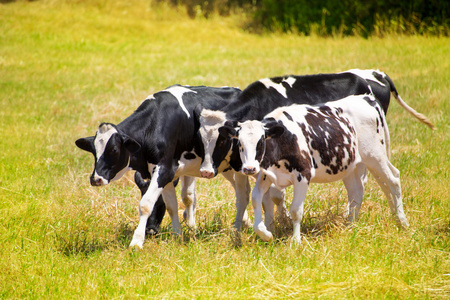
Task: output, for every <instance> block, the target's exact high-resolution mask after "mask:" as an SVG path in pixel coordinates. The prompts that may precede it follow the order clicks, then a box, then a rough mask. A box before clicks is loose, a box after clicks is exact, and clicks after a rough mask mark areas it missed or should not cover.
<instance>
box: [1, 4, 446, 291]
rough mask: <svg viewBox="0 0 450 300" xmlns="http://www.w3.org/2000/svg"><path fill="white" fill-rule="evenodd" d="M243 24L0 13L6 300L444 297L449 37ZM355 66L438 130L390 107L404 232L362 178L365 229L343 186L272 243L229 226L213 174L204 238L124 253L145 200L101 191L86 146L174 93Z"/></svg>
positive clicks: (160, 16)
mask: <svg viewBox="0 0 450 300" xmlns="http://www.w3.org/2000/svg"><path fill="white" fill-rule="evenodd" d="M238 25H239V20H238V18H236V17H230V18H219V17H213V18H212V19H211V20H204V19H197V20H192V19H189V18H188V17H186V15H185V14H184V13H183V11H182V10H179V11H178V12H177V11H176V10H173V9H169V8H168V7H165V6H160V7H155V6H151V5H150V3H149V2H146V1H132V2H122V1H119V2H117V3H113V2H112V1H101V0H95V1H94V0H91V1H77V2H71V1H66V2H64V1H36V2H21V1H19V2H16V3H10V4H0V97H1V102H0V103H1V109H0V137H1V139H0V145H1V153H0V199H1V201H0V214H1V218H0V243H1V245H2V247H1V248H0V249H1V250H0V297H1V298H36V297H46V298H47V297H52V298H62V297H80V298H91V297H104V298H137V297H141V296H142V297H147V296H155V297H159V298H163V297H165V298H169V297H172V298H194V297H195V298H197V297H198V298H240V299H242V298H263V297H277V298H294V297H295V298H318V297H323V298H407V299H409V298H419V299H423V298H443V299H444V298H448V296H449V293H450V292H449V291H450V276H449V275H448V274H449V272H450V255H449V249H450V238H449V236H450V219H449V215H450V205H449V198H450V191H449V170H450V164H449V161H448V156H449V151H450V150H449V149H450V145H449V141H450V139H449V132H450V131H449V129H450V128H449V124H450V123H449V119H448V115H449V111H450V110H449V108H448V104H447V102H448V101H447V98H448V95H449V94H450V93H449V85H448V80H449V78H450V71H449V70H450V68H449V63H450V61H449V60H448V53H449V50H450V49H449V48H450V43H449V40H448V39H445V38H434V37H433V38H429V37H415V36H411V37H407V36H388V37H386V38H384V39H378V38H372V39H366V40H365V39H360V38H357V37H346V38H329V39H323V38H318V37H314V36H312V37H299V36H296V35H292V34H283V35H281V34H271V35H261V36H258V35H252V34H249V33H247V32H245V31H243V30H241V29H240V28H239V27H238ZM350 68H379V69H380V70H382V71H385V72H386V73H387V74H389V75H390V77H391V78H392V79H393V80H394V82H395V83H396V85H397V89H398V90H399V93H400V94H401V96H402V98H403V99H404V100H405V101H406V102H408V103H409V104H410V105H411V106H412V107H414V108H416V109H417V110H418V111H420V112H422V113H424V114H425V115H427V116H428V117H429V118H430V119H431V120H432V121H433V122H434V123H435V124H436V125H437V127H438V129H437V131H434V132H432V131H430V130H429V129H428V128H427V127H425V126H424V125H422V124H420V123H418V122H417V121H416V120H414V119H412V117H410V116H409V115H408V114H407V113H406V112H405V111H403V110H402V109H401V108H400V107H399V106H398V105H397V104H396V103H394V102H392V104H391V106H390V109H389V113H388V122H389V127H390V133H391V146H392V162H393V164H394V165H395V166H396V167H397V168H398V169H399V170H400V171H401V181H402V191H403V199H404V204H405V212H406V215H407V217H408V219H409V221H410V224H411V229H410V230H408V231H400V230H398V229H397V227H396V225H395V222H394V221H393V220H392V218H391V216H390V213H389V209H388V205H387V201H386V199H385V197H384V195H383V194H382V192H381V190H380V189H379V187H378V186H377V185H376V183H375V181H374V180H373V178H371V177H369V181H368V184H367V188H366V193H365V197H364V202H363V207H362V211H361V216H360V220H359V221H358V222H357V223H356V224H354V225H352V226H347V225H346V224H345V220H344V219H343V216H342V213H343V210H344V208H345V202H346V192H345V189H344V188H343V185H342V183H334V184H328V185H313V186H311V188H310V191H309V193H308V196H307V199H306V204H305V218H304V221H303V224H302V226H303V229H302V234H303V240H302V244H301V245H300V246H299V247H296V246H294V245H291V244H290V242H289V238H288V237H289V234H290V230H291V228H289V226H286V224H285V223H283V222H282V220H281V221H280V222H279V224H278V225H279V226H278V227H277V231H276V232H275V241H274V242H272V243H263V242H262V241H261V240H260V239H259V238H258V237H256V235H255V234H254V232H253V230H252V229H251V228H250V229H246V230H244V231H243V232H242V233H240V234H239V235H237V234H236V233H234V232H233V231H232V222H233V220H234V214H235V200H234V194H233V191H232V188H231V186H230V185H229V183H227V182H226V181H225V180H224V179H223V178H221V177H219V178H217V179H214V180H210V181H208V180H203V179H200V180H198V182H197V189H196V191H197V198H198V206H197V215H196V218H197V226H198V228H197V230H196V231H192V230H190V229H188V228H186V226H185V224H183V230H184V236H183V240H182V242H181V243H180V242H179V241H178V240H177V239H174V238H173V237H172V236H171V224H170V220H169V219H168V218H167V217H166V218H165V220H164V221H163V224H162V232H161V234H160V235H159V236H157V237H154V238H149V239H147V240H146V242H145V244H144V248H143V249H142V250H129V249H128V248H127V246H128V244H129V241H130V239H131V235H132V232H133V229H134V228H135V226H136V225H137V222H138V202H139V197H140V193H139V191H138V190H137V189H136V188H135V187H134V184H133V182H132V178H133V177H132V174H129V175H128V176H127V177H126V178H123V179H122V180H120V181H118V182H115V183H114V184H111V185H110V186H107V187H102V188H94V187H91V186H90V185H89V180H88V178H89V175H90V172H91V171H92V167H93V158H92V156H91V155H88V154H87V153H83V152H82V151H80V150H79V149H77V148H76V147H75V145H74V141H75V140H76V139H77V138H79V137H83V136H87V135H92V134H94V131H95V128H96V127H97V126H98V124H99V123H100V122H102V121H109V122H119V121H121V120H122V119H123V118H125V117H126V116H128V115H129V114H131V113H132V112H133V111H134V109H136V107H137V106H138V105H139V104H140V102H141V101H142V100H143V99H145V97H147V96H148V95H149V94H151V93H154V92H156V91H158V90H161V89H164V88H165V87H167V86H169V85H172V84H174V83H180V84H190V85H209V86H224V85H228V86H240V87H241V88H244V87H245V86H246V85H248V84H249V83H251V82H253V81H254V80H256V79H259V78H263V77H268V76H275V75H282V74H310V73H325V72H339V71H343V70H346V69H350ZM291 198H292V190H291V189H290V190H289V191H288V193H287V199H288V202H290V199H291ZM182 209H184V208H183V206H182V204H181V203H180V216H181V212H182ZM249 214H250V215H251V216H253V211H252V209H251V206H249Z"/></svg>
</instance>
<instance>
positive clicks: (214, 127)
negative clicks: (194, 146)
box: [194, 105, 233, 178]
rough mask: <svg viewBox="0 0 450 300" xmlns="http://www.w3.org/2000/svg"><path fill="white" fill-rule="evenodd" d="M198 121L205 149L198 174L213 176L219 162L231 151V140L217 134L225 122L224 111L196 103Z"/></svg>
mask: <svg viewBox="0 0 450 300" xmlns="http://www.w3.org/2000/svg"><path fill="white" fill-rule="evenodd" d="M194 113H195V115H196V118H197V119H198V121H199V124H200V128H199V134H200V137H201V140H202V143H203V147H204V150H205V156H204V158H203V162H202V164H201V166H200V175H201V176H202V177H204V178H213V177H214V176H216V175H217V173H218V169H219V166H220V164H221V163H222V162H223V161H224V160H226V158H227V156H228V155H229V154H230V153H231V146H232V145H233V141H232V140H231V139H229V138H227V137H224V136H221V135H219V131H218V129H219V127H221V126H223V125H224V123H225V122H226V117H225V112H223V111H213V110H209V109H204V108H203V107H202V106H201V105H198V106H197V107H196V109H195V111H194Z"/></svg>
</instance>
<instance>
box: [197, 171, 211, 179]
mask: <svg viewBox="0 0 450 300" xmlns="http://www.w3.org/2000/svg"><path fill="white" fill-rule="evenodd" d="M200 175H201V176H202V177H204V178H213V177H214V173H213V172H211V171H200Z"/></svg>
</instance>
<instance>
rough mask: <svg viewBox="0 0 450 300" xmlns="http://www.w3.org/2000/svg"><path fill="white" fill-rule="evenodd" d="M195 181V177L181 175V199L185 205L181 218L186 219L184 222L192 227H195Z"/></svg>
mask: <svg viewBox="0 0 450 300" xmlns="http://www.w3.org/2000/svg"><path fill="white" fill-rule="evenodd" d="M195 181H196V178H195V177H190V176H182V177H181V199H182V201H183V203H184V207H185V209H184V212H183V218H184V219H185V220H186V224H187V225H188V226H189V227H191V228H194V229H195V228H196V225H195V209H196V206H197V198H196V197H195Z"/></svg>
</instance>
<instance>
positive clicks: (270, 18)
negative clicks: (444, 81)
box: [159, 0, 450, 37]
mask: <svg viewBox="0 0 450 300" xmlns="http://www.w3.org/2000/svg"><path fill="white" fill-rule="evenodd" d="M159 2H165V0H159ZM166 2H170V3H171V4H172V5H175V6H176V5H184V6H185V7H186V8H187V11H188V13H189V15H190V16H191V17H196V16H197V17H198V16H205V17H208V16H209V15H210V14H211V13H214V12H216V13H219V14H221V15H227V14H229V13H230V12H236V11H241V12H245V13H246V14H248V15H249V16H250V20H249V22H248V23H247V24H246V27H247V28H249V29H251V30H253V31H261V30H266V31H283V32H288V31H294V32H299V33H302V34H306V35H309V34H312V33H313V34H319V35H323V36H328V35H361V36H365V37H367V36H369V35H377V36H383V35H385V34H386V33H392V32H396V33H406V34H433V35H446V36H448V34H449V26H450V19H449V17H450V3H449V2H448V1H441V0H409V1H398V0H342V1H335V0H315V1H308V0H208V1H205V0H168V1H167V0H166Z"/></svg>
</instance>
